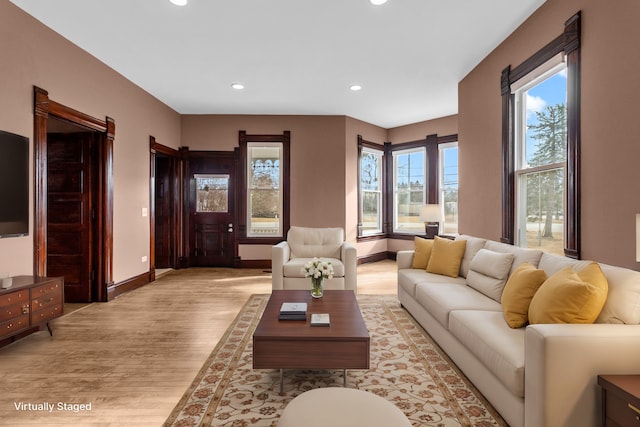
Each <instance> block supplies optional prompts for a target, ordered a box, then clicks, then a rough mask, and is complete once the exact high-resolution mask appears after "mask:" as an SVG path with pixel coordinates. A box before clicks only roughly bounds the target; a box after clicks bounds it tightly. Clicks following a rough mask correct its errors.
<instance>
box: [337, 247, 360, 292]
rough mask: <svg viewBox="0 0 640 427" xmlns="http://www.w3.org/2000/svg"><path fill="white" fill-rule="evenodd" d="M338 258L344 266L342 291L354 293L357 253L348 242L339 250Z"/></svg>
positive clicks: (356, 274)
mask: <svg viewBox="0 0 640 427" xmlns="http://www.w3.org/2000/svg"><path fill="white" fill-rule="evenodd" d="M340 258H341V259H342V263H343V264H344V289H345V290H351V291H353V292H354V293H357V291H358V281H357V277H358V270H357V269H358V251H357V250H356V247H355V246H354V245H352V244H351V243H349V242H344V243H343V244H342V248H341V249H340Z"/></svg>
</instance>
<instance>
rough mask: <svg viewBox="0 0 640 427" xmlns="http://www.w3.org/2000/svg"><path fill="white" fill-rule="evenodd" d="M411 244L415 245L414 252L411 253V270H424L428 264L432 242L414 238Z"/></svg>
mask: <svg viewBox="0 0 640 427" xmlns="http://www.w3.org/2000/svg"><path fill="white" fill-rule="evenodd" d="M413 243H414V245H415V252H414V253H413V264H412V265H411V268H420V269H422V270H424V269H426V268H427V265H428V264H429V258H431V248H432V247H433V240H429V239H422V238H420V237H415V238H414V239H413Z"/></svg>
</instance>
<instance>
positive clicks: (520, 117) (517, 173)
mask: <svg viewBox="0 0 640 427" xmlns="http://www.w3.org/2000/svg"><path fill="white" fill-rule="evenodd" d="M562 69H566V63H565V61H564V54H562V53H561V54H558V55H556V56H555V57H553V58H552V59H550V60H549V61H547V62H546V63H544V64H542V65H541V66H540V67H538V68H537V69H535V70H534V71H532V72H531V73H529V74H527V75H526V76H524V77H523V78H522V79H520V80H518V81H516V82H514V83H513V84H512V85H511V94H512V96H513V102H514V154H515V164H514V178H515V186H514V187H515V221H514V227H515V230H514V231H515V242H514V243H515V245H516V246H520V247H526V246H527V237H526V234H527V230H526V226H527V212H526V209H524V206H526V203H527V193H526V189H525V188H526V179H527V176H528V175H531V174H539V173H543V172H550V171H553V170H559V169H562V171H563V175H564V186H565V188H564V195H565V199H566V194H567V188H566V186H567V162H566V160H565V161H564V162H556V163H549V164H546V165H542V166H536V167H531V166H529V165H528V164H527V159H526V154H527V153H526V148H525V145H526V131H527V129H526V123H527V108H526V99H525V96H526V95H525V94H526V92H527V91H528V90H529V89H531V88H533V87H535V86H537V85H538V84H540V83H542V82H543V81H544V80H546V79H547V78H549V77H551V76H553V75H555V74H557V73H558V72H559V71H561V70H562ZM566 209H567V206H566V201H565V203H564V205H563V217H564V218H565V223H564V227H565V230H564V234H563V236H564V239H565V241H566V236H567V233H566V214H567V212H566Z"/></svg>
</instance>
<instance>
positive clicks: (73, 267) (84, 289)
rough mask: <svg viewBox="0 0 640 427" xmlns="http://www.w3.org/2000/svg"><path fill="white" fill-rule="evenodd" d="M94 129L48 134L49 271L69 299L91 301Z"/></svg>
mask: <svg viewBox="0 0 640 427" xmlns="http://www.w3.org/2000/svg"><path fill="white" fill-rule="evenodd" d="M93 138H94V136H93V133H91V132H82V133H69V134H56V133H50V134H48V135H47V275H48V276H64V296H65V301H66V302H90V301H92V277H91V276H92V272H93V256H92V243H91V242H92V210H93V185H94V182H93V174H92V157H91V149H92V147H93V144H94V143H93Z"/></svg>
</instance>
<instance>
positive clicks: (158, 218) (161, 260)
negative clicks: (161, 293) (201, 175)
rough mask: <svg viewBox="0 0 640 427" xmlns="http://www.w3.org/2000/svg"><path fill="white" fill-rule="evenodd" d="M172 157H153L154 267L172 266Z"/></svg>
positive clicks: (157, 155)
mask: <svg viewBox="0 0 640 427" xmlns="http://www.w3.org/2000/svg"><path fill="white" fill-rule="evenodd" d="M172 176H173V171H172V159H171V158H170V157H168V156H163V155H160V154H156V157H155V191H154V198H155V200H154V203H155V248H154V249H155V267H156V268H174V267H175V266H174V265H173V262H172V260H173V253H172V250H173V246H174V244H173V240H172V239H173V235H174V232H173V229H172V224H173V220H174V213H173V198H172V194H173V192H172V188H171V178H172Z"/></svg>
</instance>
